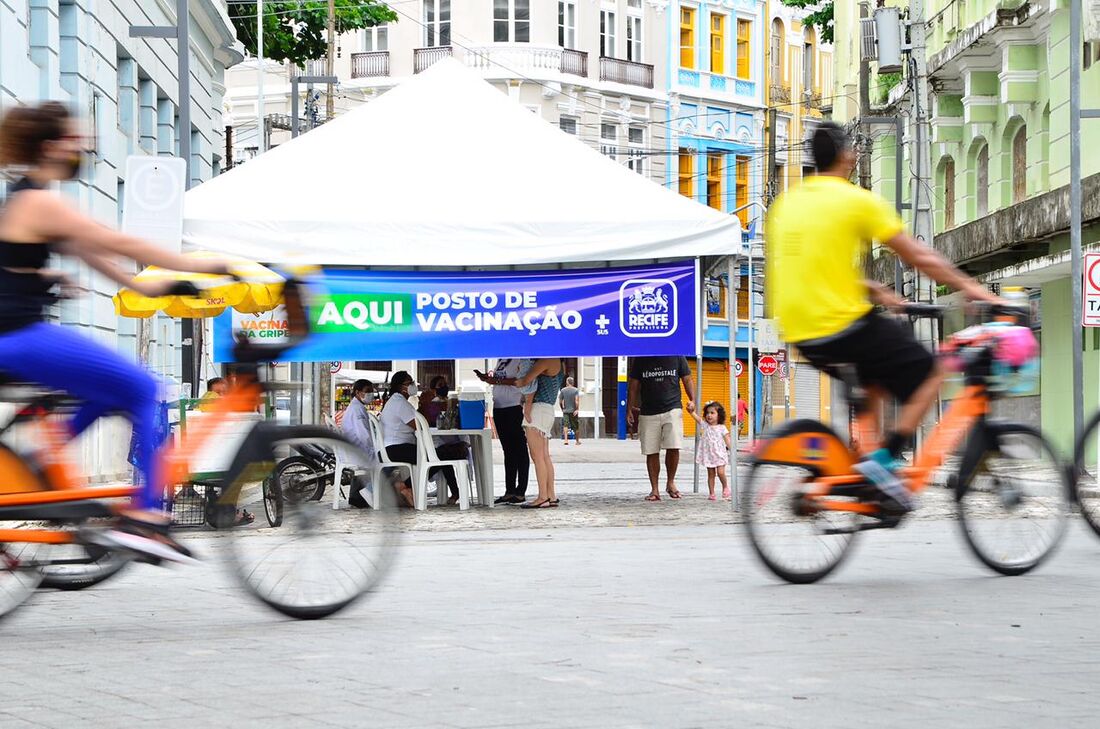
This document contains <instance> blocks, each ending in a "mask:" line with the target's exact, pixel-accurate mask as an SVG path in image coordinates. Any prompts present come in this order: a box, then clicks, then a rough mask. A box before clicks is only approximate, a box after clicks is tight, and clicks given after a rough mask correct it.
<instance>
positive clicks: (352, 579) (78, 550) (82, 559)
mask: <svg viewBox="0 0 1100 729" xmlns="http://www.w3.org/2000/svg"><path fill="white" fill-rule="evenodd" d="M300 286H301V285H300V284H299V283H298V282H296V281H288V282H287V283H286V284H285V288H284V298H285V301H286V306H287V310H288V314H289V317H290V319H291V330H292V332H293V333H294V334H295V336H294V337H292V338H291V339H292V341H291V343H290V344H287V345H280V346H279V347H277V348H276V347H257V346H254V345H251V344H250V343H249V342H248V341H247V340H242V341H241V342H239V343H238V346H237V347H236V350H235V354H236V357H235V359H236V362H237V364H236V365H235V366H234V370H235V371H234V374H233V375H232V376H231V378H230V382H231V386H230V390H229V392H228V393H227V394H226V395H224V396H223V397H221V398H219V399H218V400H216V401H214V402H213V403H212V405H211V406H210V408H209V409H208V412H209V415H208V417H206V418H203V419H202V420H201V422H199V423H197V424H196V425H195V426H190V427H188V429H187V430H186V431H185V432H184V434H183V437H182V438H181V441H180V443H179V445H178V446H176V445H171V444H169V445H167V446H166V447H165V448H163V449H161V451H160V453H159V457H160V458H161V459H162V463H163V468H162V469H161V472H162V473H164V474H165V483H166V494H165V495H166V500H167V501H169V502H170V501H171V497H172V496H173V495H174V493H175V491H176V490H177V489H178V488H180V487H181V486H182V485H183V484H186V483H188V481H189V475H190V471H191V469H190V467H189V464H190V463H191V462H192V460H193V459H194V458H195V457H196V455H198V454H199V453H200V452H201V450H202V449H203V448H204V447H205V446H207V445H208V444H210V443H211V442H212V441H213V440H215V439H219V438H223V437H225V435H224V432H225V431H224V426H226V425H227V424H229V423H232V422H234V421H237V422H239V421H240V414H251V413H254V412H255V411H256V409H257V407H258V406H260V404H261V403H262V402H263V398H264V395H265V390H266V386H265V384H264V383H263V382H262V381H261V379H260V376H259V369H260V368H259V367H258V366H257V363H259V362H261V361H271V360H273V359H275V358H276V357H278V356H279V355H280V354H282V353H283V352H285V351H286V350H287V349H289V348H290V347H291V346H294V345H296V344H298V343H299V342H300V340H301V337H302V336H305V334H306V333H307V324H306V321H307V320H306V317H305V309H304V304H302V298H303V292H302V291H301V288H300ZM281 386H282V385H280V387H281ZM27 387H32V388H33V386H27ZM27 399H28V404H27V405H26V406H25V407H23V408H22V409H21V410H20V411H19V412H17V413H16V415H15V416H14V417H13V418H12V419H11V421H10V422H9V423H8V424H7V425H6V426H4V427H3V428H0V437H2V436H3V435H4V434H5V433H6V432H7V431H8V430H9V428H10V427H12V426H14V425H19V426H23V427H27V428H30V429H31V430H32V432H31V434H30V436H31V437H30V438H28V439H24V440H29V441H31V442H33V443H34V446H35V447H34V450H33V451H30V450H26V451H23V450H20V449H19V448H18V446H17V445H15V444H9V443H3V442H0V522H23V524H21V525H18V526H13V527H12V528H0V617H2V616H3V615H6V614H8V613H10V612H12V611H13V610H15V609H16V608H17V607H19V606H20V605H21V604H22V603H23V602H24V601H26V600H27V599H28V598H29V597H30V596H31V595H32V594H33V593H34V591H35V589H36V588H37V587H38V586H39V585H40V584H42V583H43V581H44V580H45V581H46V584H49V585H51V586H54V587H60V588H67V589H79V588H83V587H87V586H90V585H93V584H96V583H98V582H101V581H102V580H104V579H107V578H108V577H110V576H111V575H113V574H115V573H117V572H118V570H119V569H121V568H122V566H124V565H125V564H126V562H127V561H129V559H130V558H131V557H132V555H130V554H129V553H128V552H125V551H121V550H118V551H115V550H110V549H106V548H104V547H101V546H96V544H95V540H94V539H91V538H90V537H92V536H94V532H95V530H98V529H105V528H108V527H110V526H113V524H114V523H115V521H116V520H117V518H118V512H119V508H120V507H121V506H125V500H127V499H129V498H130V497H131V496H133V495H135V493H136V489H135V488H134V487H132V486H109V487H101V486H87V485H85V479H83V478H81V477H80V476H79V475H78V473H77V472H76V470H75V469H74V468H73V466H72V465H71V464H69V463H68V462H67V461H66V459H65V457H64V451H65V446H66V445H67V444H68V441H69V440H70V436H69V434H68V431H67V428H66V426H65V425H64V424H63V423H62V422H60V421H59V420H57V419H56V418H51V417H49V416H50V415H51V414H52V413H56V412H58V411H60V410H63V409H64V408H65V407H66V405H67V402H68V401H67V399H66V398H65V397H64V396H63V395H57V394H50V393H41V392H37V393H36V391H34V390H33V389H32V390H31V395H30V396H29V398H27ZM305 443H309V444H313V445H317V444H320V445H322V446H324V447H327V448H329V449H332V450H333V451H334V452H339V453H340V454H341V462H343V463H345V464H352V466H353V467H355V466H357V465H358V466H362V467H363V469H362V471H363V472H366V467H367V466H369V464H370V462H371V459H370V456H368V455H367V454H365V453H363V452H362V451H361V450H360V449H359V448H358V447H357V446H355V445H353V444H352V443H350V442H349V441H347V440H346V439H344V438H342V437H341V436H340V435H339V434H337V433H335V432H333V431H331V430H328V429H326V428H321V427H314V426H285V425H277V424H274V423H270V422H266V421H259V422H256V423H254V424H253V425H251V427H250V429H249V430H248V432H247V434H246V435H244V437H243V440H242V441H241V444H240V446H239V447H238V449H237V451H236V455H235V456H234V457H233V458H232V461H231V463H230V464H229V466H228V468H227V469H226V471H225V472H224V475H223V477H222V479H221V484H220V486H221V495H220V497H219V499H218V504H217V507H216V508H219V509H221V510H223V511H227V512H228V513H229V514H230V515H231V514H232V513H233V512H234V511H235V509H236V508H237V506H238V505H240V504H242V503H246V502H250V501H252V500H260V499H261V498H263V496H262V495H261V493H262V492H263V491H264V490H265V489H266V490H270V489H276V490H278V489H279V488H280V486H279V483H280V481H279V479H278V478H276V477H275V469H276V463H277V462H278V461H279V460H280V459H281V458H282V457H285V455H286V454H287V453H289V451H290V450H291V449H292V448H293V447H295V446H300V445H302V444H305ZM379 492H380V493H379V496H380V497H381V498H380V501H381V502H382V504H381V505H382V506H383V508H379V509H372V510H365V511H362V512H359V513H357V514H356V516H357V517H358V518H357V520H356V522H357V523H356V525H355V528H354V531H353V532H351V530H349V529H347V527H346V526H345V525H342V524H336V525H332V524H331V523H329V522H331V521H332V517H333V515H334V514H337V513H338V512H334V511H333V509H332V507H331V505H327V504H323V503H321V502H319V501H316V500H313V499H311V498H309V497H308V496H302V497H299V496H296V494H297V492H294V493H285V494H282V493H280V494H279V496H280V497H281V499H282V503H283V523H282V525H281V526H280V527H279V528H277V529H260V528H258V527H251V528H249V527H237V528H234V529H230V530H229V531H228V532H226V533H225V534H226V537H227V539H226V540H225V541H226V542H227V546H228V549H227V550H226V551H227V556H228V558H229V561H230V563H231V565H232V567H233V568H234V571H235V572H236V574H237V576H238V577H239V579H240V581H241V583H242V584H243V585H244V587H245V588H246V589H247V590H248V591H249V592H250V593H251V594H253V595H254V596H255V597H257V598H258V599H259V600H261V601H262V602H264V603H265V604H267V605H269V606H270V607H272V608H274V609H276V610H278V611H279V612H282V613H283V614H286V615H289V616H291V617H296V618H319V617H324V616H326V615H331V614H332V613H334V612H336V611H338V610H341V609H342V608H344V607H346V606H348V605H350V604H351V603H352V602H354V601H355V600H357V599H358V598H359V597H361V596H362V595H364V594H365V593H366V592H368V591H369V590H370V589H371V588H372V587H374V586H375V585H376V584H377V583H378V582H379V580H380V579H381V577H382V576H383V574H384V572H385V569H386V567H387V566H388V565H389V563H390V560H391V557H392V554H393V551H394V548H395V546H396V533H395V530H394V529H393V526H394V523H395V520H394V516H393V514H394V511H395V504H393V503H391V500H390V499H389V496H390V489H379Z"/></svg>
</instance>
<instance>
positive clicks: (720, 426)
mask: <svg viewBox="0 0 1100 729" xmlns="http://www.w3.org/2000/svg"><path fill="white" fill-rule="evenodd" d="M691 417H693V418H695V422H696V423H698V424H699V425H700V426H701V427H702V428H703V430H702V432H701V433H700V434H699V450H698V451H697V452H696V453H695V462H696V463H698V464H699V465H701V466H706V468H707V488H709V489H710V496H708V497H707V498H708V499H709V500H710V501H714V500H715V498H716V497H715V495H714V475H715V474H718V480H719V481H721V482H722V498H723V499H728V498H729V497H730V487H729V483H728V482H727V481H726V463H728V462H729V456H728V453H729V448H730V432H729V429H728V428H726V409H725V408H724V407H722V405H721V404H720V403H717V402H708V403H707V404H706V405H704V406H703V417H699V413H698V412H693V413H692V414H691Z"/></svg>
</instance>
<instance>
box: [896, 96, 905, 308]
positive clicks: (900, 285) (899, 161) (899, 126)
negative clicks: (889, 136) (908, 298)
mask: <svg viewBox="0 0 1100 729" xmlns="http://www.w3.org/2000/svg"><path fill="white" fill-rule="evenodd" d="M904 129H905V128H904V124H903V122H902V120H901V117H900V116H896V117H894V206H895V207H896V208H897V210H898V212H899V213H900V212H901V210H902V207H903V205H902V201H901V190H902V182H901V168H902V165H904V164H905V160H904V159H903V155H902V149H901V135H902V133H903V132H904ZM904 290H905V276H904V271H903V270H902V267H901V258H899V257H897V256H894V292H895V293H896V294H897V295H898V296H901V295H902V293H903V292H904Z"/></svg>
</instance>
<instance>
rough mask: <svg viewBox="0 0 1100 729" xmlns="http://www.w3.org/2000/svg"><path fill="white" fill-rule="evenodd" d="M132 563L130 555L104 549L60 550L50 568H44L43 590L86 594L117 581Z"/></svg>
mask: <svg viewBox="0 0 1100 729" xmlns="http://www.w3.org/2000/svg"><path fill="white" fill-rule="evenodd" d="M130 562H131V558H130V557H129V556H128V555H125V554H122V553H120V552H109V551H107V550H105V549H102V548H100V547H93V546H85V545H82V544H66V545H62V546H58V547H55V548H54V550H53V552H52V553H51V555H50V564H47V565H45V566H44V567H43V568H42V583H41V584H40V585H39V587H44V588H51V589H55V590H83V589H84V588H85V587H92V586H93V585H98V584H99V583H101V582H103V581H104V580H107V579H110V578H111V577H114V576H115V575H117V574H118V573H119V572H121V571H122V569H123V568H124V567H125V566H126V565H128V564H130Z"/></svg>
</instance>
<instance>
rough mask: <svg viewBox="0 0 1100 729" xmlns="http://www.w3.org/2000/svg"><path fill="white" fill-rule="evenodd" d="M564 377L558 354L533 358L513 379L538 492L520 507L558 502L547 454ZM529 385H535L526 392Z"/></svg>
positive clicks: (532, 507)
mask: <svg viewBox="0 0 1100 729" xmlns="http://www.w3.org/2000/svg"><path fill="white" fill-rule="evenodd" d="M564 381H565V363H564V362H563V361H562V360H561V359H560V358H558V357H545V358H542V359H537V360H535V364H534V365H532V366H531V369H530V370H529V371H528V372H527V374H526V375H524V376H523V377H521V378H520V379H519V380H517V381H516V382H515V384H516V386H517V387H519V389H520V391H521V392H523V393H524V404H523V427H524V428H525V429H526V430H527V448H528V450H530V451H531V460H532V461H534V462H535V477H536V478H537V479H538V482H539V496H538V498H537V499H535V500H534V501H529V502H527V503H526V504H524V505H523V506H522V507H521V508H524V509H548V508H553V507H556V506H557V505H558V496H557V493H556V491H555V490H554V461H553V460H552V459H551V458H550V439H551V438H552V437H553V428H554V403H555V402H557V400H558V393H559V392H561V386H562V383H563V382H564ZM530 385H534V386H535V390H534V391H533V392H529V391H528V388H529V386H530Z"/></svg>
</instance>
